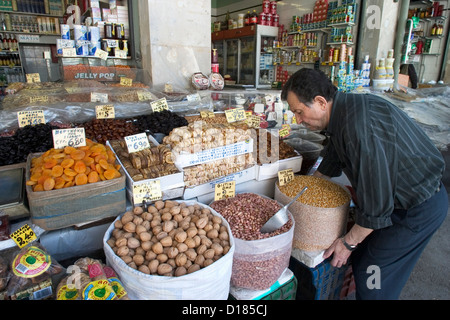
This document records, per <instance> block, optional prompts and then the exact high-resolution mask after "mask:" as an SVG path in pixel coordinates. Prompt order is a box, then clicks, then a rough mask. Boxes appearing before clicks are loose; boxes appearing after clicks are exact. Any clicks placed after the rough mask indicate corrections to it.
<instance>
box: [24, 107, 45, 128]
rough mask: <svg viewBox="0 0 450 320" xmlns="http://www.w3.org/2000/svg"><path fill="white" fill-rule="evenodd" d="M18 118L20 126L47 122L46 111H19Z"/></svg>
mask: <svg viewBox="0 0 450 320" xmlns="http://www.w3.org/2000/svg"><path fill="white" fill-rule="evenodd" d="M17 120H18V122H19V128H23V127H25V126H29V125H32V126H34V125H36V124H41V123H45V116H44V111H42V110H36V111H19V112H17Z"/></svg>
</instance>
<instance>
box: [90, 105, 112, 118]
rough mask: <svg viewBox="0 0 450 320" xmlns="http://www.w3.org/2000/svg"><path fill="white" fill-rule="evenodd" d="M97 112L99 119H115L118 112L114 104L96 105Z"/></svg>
mask: <svg viewBox="0 0 450 320" xmlns="http://www.w3.org/2000/svg"><path fill="white" fill-rule="evenodd" d="M95 113H96V115H97V119H114V118H115V117H116V112H115V109H114V106H113V105H112V104H106V105H103V106H96V107H95Z"/></svg>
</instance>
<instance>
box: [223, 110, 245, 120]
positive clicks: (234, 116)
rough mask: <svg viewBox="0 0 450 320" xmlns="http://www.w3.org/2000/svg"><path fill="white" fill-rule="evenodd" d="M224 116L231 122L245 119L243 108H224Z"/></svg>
mask: <svg viewBox="0 0 450 320" xmlns="http://www.w3.org/2000/svg"><path fill="white" fill-rule="evenodd" d="M225 116H226V117H227V121H228V123H233V122H237V121H245V119H247V116H246V115H245V111H244V108H236V109H228V110H225Z"/></svg>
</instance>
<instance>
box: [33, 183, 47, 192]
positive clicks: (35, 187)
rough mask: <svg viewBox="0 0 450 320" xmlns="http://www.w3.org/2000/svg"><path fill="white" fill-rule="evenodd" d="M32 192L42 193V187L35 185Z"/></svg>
mask: <svg viewBox="0 0 450 320" xmlns="http://www.w3.org/2000/svg"><path fill="white" fill-rule="evenodd" d="M33 191H34V192H39V191H44V187H43V186H42V184H37V185H35V186H34V187H33Z"/></svg>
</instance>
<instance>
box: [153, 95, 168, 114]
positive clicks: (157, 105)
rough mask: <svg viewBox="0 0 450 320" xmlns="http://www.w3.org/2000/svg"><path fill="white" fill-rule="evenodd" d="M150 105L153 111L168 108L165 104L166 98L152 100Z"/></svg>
mask: <svg viewBox="0 0 450 320" xmlns="http://www.w3.org/2000/svg"><path fill="white" fill-rule="evenodd" d="M150 106H151V107H152V110H153V112H161V111H164V110H169V105H168V104H167V100H166V98H162V99H159V100H156V101H153V102H152V103H150Z"/></svg>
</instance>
